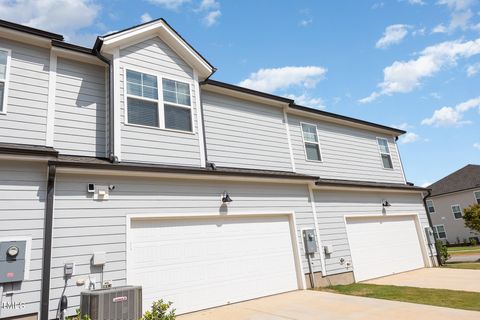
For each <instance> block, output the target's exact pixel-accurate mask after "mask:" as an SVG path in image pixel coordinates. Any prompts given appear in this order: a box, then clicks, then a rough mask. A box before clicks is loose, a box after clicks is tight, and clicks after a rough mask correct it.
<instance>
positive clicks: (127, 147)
mask: <svg viewBox="0 0 480 320" xmlns="http://www.w3.org/2000/svg"><path fill="white" fill-rule="evenodd" d="M127 69H128V70H135V71H138V72H142V73H146V74H151V75H156V76H157V77H159V78H158V79H160V78H165V79H171V80H175V81H179V82H182V83H186V84H188V85H189V88H190V91H191V93H190V100H191V109H190V110H191V115H190V116H191V124H192V125H191V132H187V131H180V130H171V129H163V128H162V126H163V123H164V121H163V120H162V118H163V116H164V115H163V113H162V112H163V111H162V112H159V119H160V120H159V125H160V128H158V127H154V126H143V125H134V124H129V123H128V116H127V112H128V110H127V109H128V107H127V106H126V97H125V96H124V92H125V91H126V90H125V85H124V80H125V78H126V75H125V70H127ZM157 86H158V88H159V89H160V88H162V82H161V81H160V80H158V81H157ZM194 87H195V86H194V79H193V70H192V68H191V67H190V66H188V65H187V64H186V63H185V62H184V61H183V60H182V59H181V58H180V57H179V56H178V55H177V54H176V53H175V52H174V51H173V50H172V49H170V48H169V47H168V46H167V45H166V44H165V43H164V42H163V41H162V40H160V38H158V37H155V38H151V39H148V40H145V41H143V42H140V43H137V44H135V45H132V46H129V47H126V48H123V49H121V50H120V92H121V97H120V103H121V110H122V111H121V123H122V126H121V143H122V161H126V162H146V163H159V164H174V165H184V166H200V163H201V162H200V161H201V160H200V146H199V145H200V142H199V136H198V128H197V126H196V123H197V120H196V117H197V106H196V103H195V100H196V96H197V94H198V92H195V90H194ZM158 99H159V100H163V92H162V93H160V92H159V95H158ZM160 103H161V101H160ZM159 110H161V109H159Z"/></svg>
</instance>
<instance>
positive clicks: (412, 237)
mask: <svg viewBox="0 0 480 320" xmlns="http://www.w3.org/2000/svg"><path fill="white" fill-rule="evenodd" d="M347 234H348V243H349V245H350V251H351V255H352V260H353V272H354V275H355V280H356V281H363V280H368V279H373V278H378V277H382V276H387V275H391V274H395V273H399V272H404V271H409V270H413V269H418V268H422V267H424V266H425V264H424V261H423V254H422V250H421V247H420V246H421V245H420V240H419V236H418V233H417V228H416V224H415V220H414V218H413V216H396V217H369V218H365V217H362V218H347Z"/></svg>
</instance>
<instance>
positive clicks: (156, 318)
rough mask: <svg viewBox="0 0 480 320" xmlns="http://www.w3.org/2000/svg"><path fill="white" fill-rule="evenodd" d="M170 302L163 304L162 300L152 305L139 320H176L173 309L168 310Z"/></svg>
mask: <svg viewBox="0 0 480 320" xmlns="http://www.w3.org/2000/svg"><path fill="white" fill-rule="evenodd" d="M171 306H172V302H170V301H169V302H164V301H163V299H160V300H158V301H155V302H154V303H152V309H151V310H149V311H146V312H145V314H144V315H143V317H142V319H141V320H174V319H176V318H177V316H176V315H175V309H171V310H170V311H169V309H170V307H171Z"/></svg>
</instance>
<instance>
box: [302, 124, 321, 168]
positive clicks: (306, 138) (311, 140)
mask: <svg viewBox="0 0 480 320" xmlns="http://www.w3.org/2000/svg"><path fill="white" fill-rule="evenodd" d="M301 126H302V135H303V143H304V146H305V156H306V158H307V160H311V161H322V155H321V153H320V143H319V141H318V132H317V126H316V125H313V124H308V123H302V124H301Z"/></svg>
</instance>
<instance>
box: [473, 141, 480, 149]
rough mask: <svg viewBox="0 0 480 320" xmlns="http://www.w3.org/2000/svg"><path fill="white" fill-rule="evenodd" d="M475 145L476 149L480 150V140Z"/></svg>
mask: <svg viewBox="0 0 480 320" xmlns="http://www.w3.org/2000/svg"><path fill="white" fill-rule="evenodd" d="M473 147H474V148H475V149H478V150H480V142H475V143H474V144H473Z"/></svg>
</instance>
